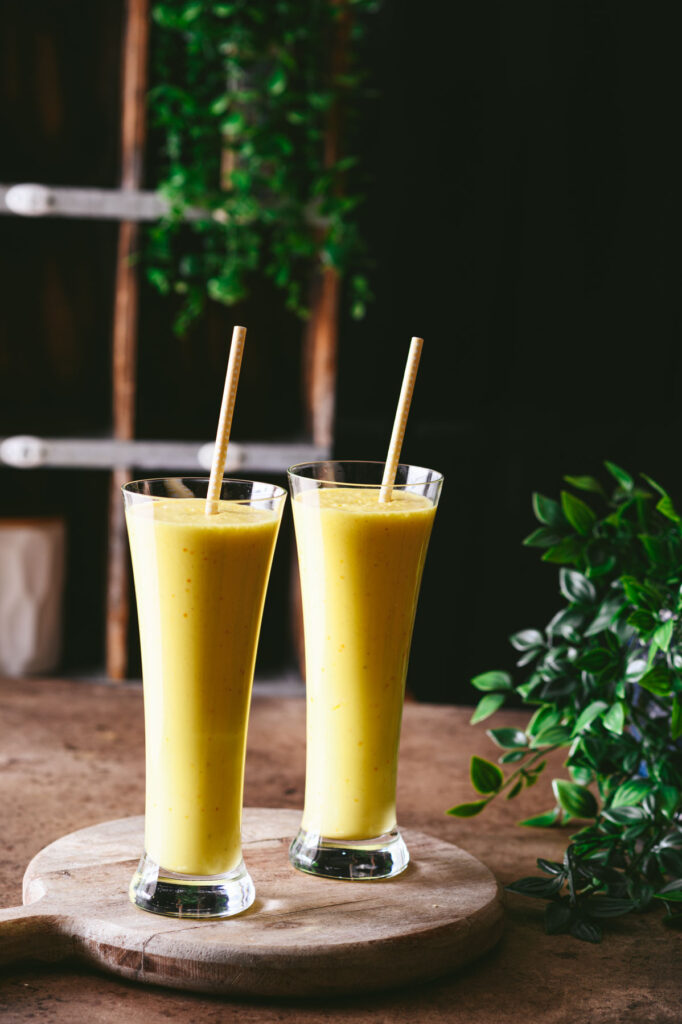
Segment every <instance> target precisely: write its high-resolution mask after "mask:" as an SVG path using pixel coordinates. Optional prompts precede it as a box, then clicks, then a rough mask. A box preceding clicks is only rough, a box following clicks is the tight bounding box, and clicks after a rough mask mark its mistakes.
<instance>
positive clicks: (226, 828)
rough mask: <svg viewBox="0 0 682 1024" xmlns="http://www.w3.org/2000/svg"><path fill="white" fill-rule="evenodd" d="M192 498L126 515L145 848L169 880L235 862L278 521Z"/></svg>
mask: <svg viewBox="0 0 682 1024" xmlns="http://www.w3.org/2000/svg"><path fill="white" fill-rule="evenodd" d="M218 508H219V510H218V511H217V512H216V513H215V514H214V515H206V514H205V502H204V501H203V500H202V499H199V498H173V499H164V498H152V499H151V500H146V501H142V502H140V503H138V504H132V505H129V506H128V508H127V510H126V517H127V522H128V533H129V537H130V549H131V553H132V560H133V571H134V576H135V591H136V595H137V607H138V615H139V621H140V641H141V648H142V674H143V680H144V705H145V736H146V770H147V793H146V815H145V848H146V852H147V855H148V856H149V857H151V858H152V860H154V861H155V862H156V863H157V864H161V865H162V866H163V867H164V868H165V869H167V870H169V871H175V872H181V873H184V874H188V875H219V874H224V873H225V872H228V871H230V870H231V869H233V868H234V867H235V865H237V864H238V863H239V862H240V860H241V837H240V829H241V807H242V789H243V775H244V750H245V745H246V731H247V725H248V715H249V702H250V695H251V684H252V681H253V670H254V663H255V658H256V647H257V644H258V635H259V631H260V623H261V616H262V612H263V604H264V600H265V592H266V587H267V582H268V576H269V573H270V564H271V562H272V555H273V551H274V547H275V541H276V539H277V532H278V529H279V522H280V516H281V503H280V507H279V509H278V510H277V511H273V510H272V509H269V508H267V506H266V507H261V508H259V507H258V505H257V503H256V504H249V503H240V502H238V501H220V502H219V506H218Z"/></svg>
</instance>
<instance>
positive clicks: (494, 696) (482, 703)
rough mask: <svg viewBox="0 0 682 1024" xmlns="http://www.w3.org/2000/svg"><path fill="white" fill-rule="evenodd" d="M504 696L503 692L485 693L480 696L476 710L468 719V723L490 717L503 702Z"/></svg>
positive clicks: (474, 722) (473, 723)
mask: <svg viewBox="0 0 682 1024" xmlns="http://www.w3.org/2000/svg"><path fill="white" fill-rule="evenodd" d="M504 701H505V696H504V694H503V693H486V695H485V697H481V699H480V700H479V702H478V704H477V705H476V710H475V711H474V713H473V715H472V716H471V718H470V719H469V724H470V725H476V723H477V722H483V721H484V720H485V719H486V718H490V716H491V715H494V714H495V712H496V711H498V710H499V709H500V708H501V707H502V705H503V704H504Z"/></svg>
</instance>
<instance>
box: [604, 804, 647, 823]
mask: <svg viewBox="0 0 682 1024" xmlns="http://www.w3.org/2000/svg"><path fill="white" fill-rule="evenodd" d="M601 813H602V818H606V820H607V821H612V822H613V823H614V824H615V825H628V824H630V823H631V822H633V821H643V820H644V818H645V817H646V812H645V811H644V808H642V807H615V808H614V809H613V810H611V808H610V807H609V808H607V809H605V810H602V812H601Z"/></svg>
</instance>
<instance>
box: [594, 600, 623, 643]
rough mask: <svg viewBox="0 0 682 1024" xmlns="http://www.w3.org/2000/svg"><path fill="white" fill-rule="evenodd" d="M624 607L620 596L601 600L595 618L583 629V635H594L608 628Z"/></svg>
mask: <svg viewBox="0 0 682 1024" xmlns="http://www.w3.org/2000/svg"><path fill="white" fill-rule="evenodd" d="M624 607H625V602H624V601H623V599H622V598H621V597H609V598H607V599H606V601H602V604H601V606H600V608H599V611H598V612H597V614H596V616H595V618H594V619H593V621H592V622H591V623H590V625H589V626H588V628H587V629H586V630H585V636H596V634H597V633H602V632H603V631H604V630H605V629H608V628H609V626H610V625H611V624H612V623H613V621H614V620H615V619H616V618H617V617H618V615H619V613H620V612H621V611H622V610H623V608H624Z"/></svg>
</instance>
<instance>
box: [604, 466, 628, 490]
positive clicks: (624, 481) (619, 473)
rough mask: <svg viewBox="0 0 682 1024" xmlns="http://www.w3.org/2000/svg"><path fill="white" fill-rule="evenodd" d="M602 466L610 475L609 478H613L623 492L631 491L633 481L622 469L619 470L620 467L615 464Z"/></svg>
mask: <svg viewBox="0 0 682 1024" xmlns="http://www.w3.org/2000/svg"><path fill="white" fill-rule="evenodd" d="M604 465H605V467H606V469H607V470H608V471H609V473H610V474H611V476H612V477H613V478H614V480H615V481H616V483H617V484H618V485H619V486H620V487H622V488H623V490H624V491H631V490H632V488H633V487H634V486H635V481H634V480H633V478H632V477H631V476H630V474H629V473H626V472H625V470H624V469H621V468H620V466H617V465H616V464H615V462H605V463H604Z"/></svg>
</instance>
